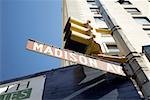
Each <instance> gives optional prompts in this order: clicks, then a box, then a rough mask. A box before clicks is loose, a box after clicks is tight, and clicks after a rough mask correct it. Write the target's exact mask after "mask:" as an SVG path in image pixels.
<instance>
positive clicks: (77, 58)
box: [26, 40, 125, 76]
mask: <svg viewBox="0 0 150 100" xmlns="http://www.w3.org/2000/svg"><path fill="white" fill-rule="evenodd" d="M26 48H27V49H28V50H32V51H35V52H38V53H42V54H45V55H48V56H53V57H57V58H60V59H64V60H68V61H71V62H76V63H78V64H82V65H86V66H89V67H93V68H97V69H100V70H103V71H107V72H110V73H114V74H118V75H122V76H125V73H124V71H123V70H122V66H120V65H119V64H117V63H113V62H105V61H101V60H100V59H99V60H98V59H93V58H90V57H87V56H85V55H83V54H79V53H76V52H71V51H69V50H63V49H58V48H55V47H53V46H49V45H46V44H43V43H39V42H36V41H34V40H28V43H27V46H26Z"/></svg>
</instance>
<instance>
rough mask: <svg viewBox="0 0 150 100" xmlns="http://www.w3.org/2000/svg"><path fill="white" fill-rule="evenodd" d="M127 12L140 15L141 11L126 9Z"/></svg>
mask: <svg viewBox="0 0 150 100" xmlns="http://www.w3.org/2000/svg"><path fill="white" fill-rule="evenodd" d="M125 10H126V11H127V12H128V13H131V14H140V11H139V10H138V9H137V8H125Z"/></svg>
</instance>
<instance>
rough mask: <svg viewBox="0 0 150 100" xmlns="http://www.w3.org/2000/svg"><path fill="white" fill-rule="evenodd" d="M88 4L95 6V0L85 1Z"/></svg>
mask: <svg viewBox="0 0 150 100" xmlns="http://www.w3.org/2000/svg"><path fill="white" fill-rule="evenodd" d="M87 3H88V4H89V5H90V6H91V5H92V6H96V2H95V1H88V2H87Z"/></svg>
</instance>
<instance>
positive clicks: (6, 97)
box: [0, 75, 46, 100]
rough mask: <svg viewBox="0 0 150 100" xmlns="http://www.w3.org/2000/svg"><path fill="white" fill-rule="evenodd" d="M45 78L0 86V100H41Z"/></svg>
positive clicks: (35, 78)
mask: <svg viewBox="0 0 150 100" xmlns="http://www.w3.org/2000/svg"><path fill="white" fill-rule="evenodd" d="M45 78H46V77H45V76H44V75H42V76H38V77H34V78H29V79H24V80H19V81H16V82H11V83H7V84H2V85H0V100H42V95H43V90H44V83H45Z"/></svg>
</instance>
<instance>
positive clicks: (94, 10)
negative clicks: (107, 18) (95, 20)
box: [90, 8, 100, 14]
mask: <svg viewBox="0 0 150 100" xmlns="http://www.w3.org/2000/svg"><path fill="white" fill-rule="evenodd" d="M90 10H91V12H93V13H94V14H100V11H99V9H98V8H90Z"/></svg>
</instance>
